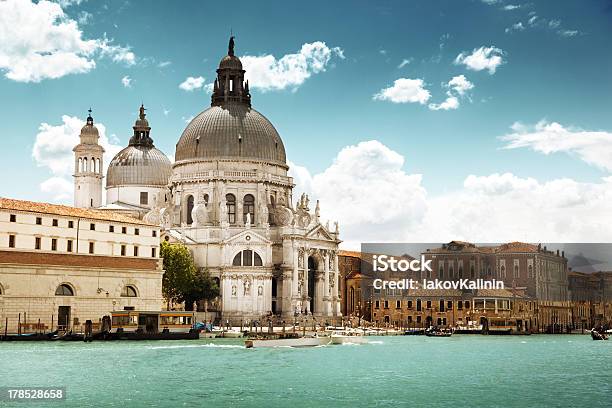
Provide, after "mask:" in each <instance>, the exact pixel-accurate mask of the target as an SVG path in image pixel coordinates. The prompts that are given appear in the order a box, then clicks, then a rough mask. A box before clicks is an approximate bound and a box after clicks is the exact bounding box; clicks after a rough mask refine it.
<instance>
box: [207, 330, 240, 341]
mask: <svg viewBox="0 0 612 408" xmlns="http://www.w3.org/2000/svg"><path fill="white" fill-rule="evenodd" d="M211 333H212V334H214V335H215V337H214V338H217V339H220V338H224V339H238V338H241V337H244V333H243V332H241V331H240V330H236V329H228V330H223V329H220V328H215V329H213V330H212V332H211Z"/></svg>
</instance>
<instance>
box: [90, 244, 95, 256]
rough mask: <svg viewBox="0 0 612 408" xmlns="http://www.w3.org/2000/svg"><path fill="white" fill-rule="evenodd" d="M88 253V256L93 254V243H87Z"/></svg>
mask: <svg viewBox="0 0 612 408" xmlns="http://www.w3.org/2000/svg"><path fill="white" fill-rule="evenodd" d="M89 253H90V254H93V253H94V243H93V242H90V243H89Z"/></svg>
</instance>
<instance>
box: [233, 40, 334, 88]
mask: <svg viewBox="0 0 612 408" xmlns="http://www.w3.org/2000/svg"><path fill="white" fill-rule="evenodd" d="M333 56H337V57H338V58H340V59H344V58H345V57H344V51H343V50H342V49H341V48H339V47H333V48H330V47H328V46H327V45H326V44H325V43H324V42H322V41H315V42H313V43H305V44H304V45H302V48H301V49H300V50H299V51H298V52H297V53H295V54H286V55H284V56H282V57H281V58H279V59H276V57H274V56H273V55H270V54H267V55H261V56H252V55H246V56H243V57H240V60H241V61H242V65H243V67H244V69H245V70H246V78H247V79H248V80H249V87H250V88H251V89H254V88H256V89H259V90H261V91H264V92H265V91H276V90H283V89H287V88H290V89H294V90H295V89H297V88H298V87H299V86H300V85H302V84H303V83H304V81H306V80H307V79H308V78H310V77H311V76H312V75H313V74H318V73H320V72H324V71H325V70H326V68H327V66H328V65H329V63H330V61H331V59H332V57H333Z"/></svg>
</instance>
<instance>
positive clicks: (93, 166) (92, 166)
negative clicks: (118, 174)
mask: <svg viewBox="0 0 612 408" xmlns="http://www.w3.org/2000/svg"><path fill="white" fill-rule="evenodd" d="M89 171H91V172H95V171H96V159H94V158H93V157H92V158H91V161H90V162H89Z"/></svg>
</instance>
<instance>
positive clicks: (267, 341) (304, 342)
mask: <svg viewBox="0 0 612 408" xmlns="http://www.w3.org/2000/svg"><path fill="white" fill-rule="evenodd" d="M329 342H330V337H329V336H317V335H314V336H297V335H285V336H278V337H268V338H266V337H255V338H250V339H247V340H245V341H244V345H245V347H246V348H264V347H316V346H324V345H326V344H329Z"/></svg>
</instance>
